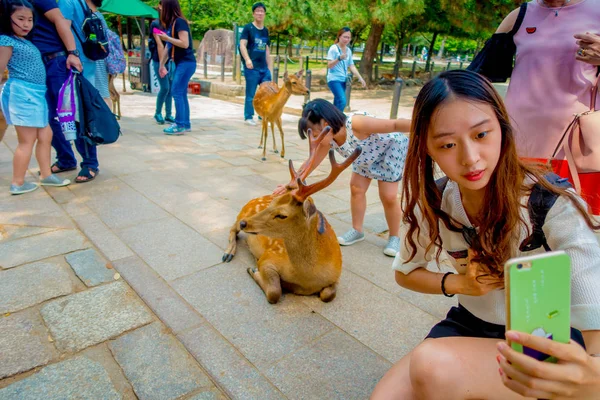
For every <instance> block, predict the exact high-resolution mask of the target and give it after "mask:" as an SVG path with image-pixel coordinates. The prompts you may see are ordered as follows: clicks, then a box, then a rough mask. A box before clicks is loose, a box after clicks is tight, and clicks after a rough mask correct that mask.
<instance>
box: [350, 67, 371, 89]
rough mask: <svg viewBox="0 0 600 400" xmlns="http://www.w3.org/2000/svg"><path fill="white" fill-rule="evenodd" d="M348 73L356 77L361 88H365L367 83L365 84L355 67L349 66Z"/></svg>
mask: <svg viewBox="0 0 600 400" xmlns="http://www.w3.org/2000/svg"><path fill="white" fill-rule="evenodd" d="M350 72H352V74H353V75H354V76H357V77H358V81H359V82H360V84H361V85H362V87H366V86H367V82H365V80H364V79H363V77H362V76H361V75H360V73H359V72H358V69H356V66H355V65H354V64H352V65H350Z"/></svg>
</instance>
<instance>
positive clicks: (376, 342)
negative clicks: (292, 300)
mask: <svg viewBox="0 0 600 400" xmlns="http://www.w3.org/2000/svg"><path fill="white" fill-rule="evenodd" d="M303 301H304V302H305V303H306V304H307V305H309V306H310V307H311V308H312V309H313V310H315V311H316V312H317V313H319V314H321V315H323V316H324V317H325V318H327V319H328V320H329V321H331V322H332V323H334V324H335V325H336V326H338V327H340V328H341V329H343V330H344V331H345V332H347V333H348V334H349V335H352V336H353V337H355V338H356V339H358V340H359V341H360V342H362V343H364V344H365V345H366V346H368V347H369V348H371V349H373V350H374V351H376V352H377V353H378V354H380V355H381V356H383V357H385V359H387V360H388V361H390V362H392V363H394V362H396V361H398V360H399V359H400V358H402V357H403V356H404V355H406V354H408V353H409V352H410V350H412V349H413V348H414V347H415V346H417V345H418V344H419V343H421V341H423V338H424V337H425V336H426V335H427V333H428V332H429V330H430V329H431V327H432V326H433V325H435V324H436V323H437V322H438V319H437V318H435V317H433V316H432V315H430V314H427V313H426V312H424V311H422V310H419V309H418V308H416V307H414V306H413V305H411V304H410V303H407V302H405V301H403V300H401V299H399V298H398V297H396V296H394V295H392V294H390V293H388V292H386V291H384V290H382V289H380V288H378V287H376V286H374V285H372V284H371V283H370V282H369V281H367V280H365V279H363V278H361V277H358V276H356V275H355V274H353V273H351V272H349V271H344V273H342V278H341V279H340V284H339V286H338V295H337V297H336V299H335V301H332V302H331V303H323V302H321V301H320V300H318V299H315V298H310V297H306V298H303ZM390 310H393V313H391V312H390Z"/></svg>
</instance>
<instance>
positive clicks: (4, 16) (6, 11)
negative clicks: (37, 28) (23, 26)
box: [0, 0, 37, 35]
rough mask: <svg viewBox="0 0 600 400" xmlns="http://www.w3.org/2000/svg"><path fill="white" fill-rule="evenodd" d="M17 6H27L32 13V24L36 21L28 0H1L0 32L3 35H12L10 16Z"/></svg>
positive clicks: (33, 10) (31, 5)
mask: <svg viewBox="0 0 600 400" xmlns="http://www.w3.org/2000/svg"><path fill="white" fill-rule="evenodd" d="M19 8H29V9H30V10H31V13H32V14H33V24H34V25H35V22H36V19H37V18H36V17H37V15H36V13H35V9H34V8H33V4H31V3H30V2H29V1H28V0H3V1H2V6H1V7H0V12H1V15H0V33H2V34H3V35H14V31H13V27H12V19H11V16H12V15H13V13H14V12H15V11H16V10H18V9H19Z"/></svg>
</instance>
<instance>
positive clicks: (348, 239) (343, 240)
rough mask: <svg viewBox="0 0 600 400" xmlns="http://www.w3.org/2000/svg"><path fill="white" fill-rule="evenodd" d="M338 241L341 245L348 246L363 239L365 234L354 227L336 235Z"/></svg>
mask: <svg viewBox="0 0 600 400" xmlns="http://www.w3.org/2000/svg"><path fill="white" fill-rule="evenodd" d="M337 239H338V243H339V244H340V245H342V246H350V245H351V244H354V243H356V242H360V241H361V240H365V234H364V233H360V232H359V231H357V230H356V229H354V228H352V229H350V230H349V231H348V232H346V233H344V235H343V236H338V238H337Z"/></svg>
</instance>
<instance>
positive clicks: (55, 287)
mask: <svg viewBox="0 0 600 400" xmlns="http://www.w3.org/2000/svg"><path fill="white" fill-rule="evenodd" d="M73 289H74V288H73V285H72V283H71V278H70V277H69V274H68V272H67V271H65V270H64V269H63V268H62V267H61V266H60V265H57V264H53V263H48V262H37V263H33V264H27V265H23V266H21V267H19V268H12V269H9V270H6V271H0V293H2V295H1V296H0V314H4V313H7V312H15V311H18V310H22V309H24V308H27V307H31V306H33V305H35V304H38V303H41V302H43V301H46V300H48V299H53V298H55V297H58V296H63V295H66V294H69V293H71V292H73Z"/></svg>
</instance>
